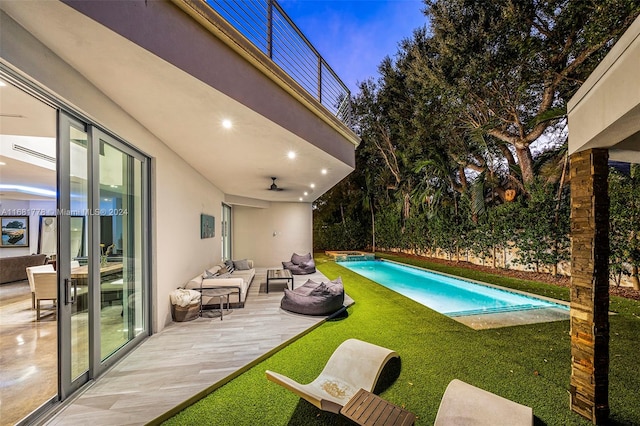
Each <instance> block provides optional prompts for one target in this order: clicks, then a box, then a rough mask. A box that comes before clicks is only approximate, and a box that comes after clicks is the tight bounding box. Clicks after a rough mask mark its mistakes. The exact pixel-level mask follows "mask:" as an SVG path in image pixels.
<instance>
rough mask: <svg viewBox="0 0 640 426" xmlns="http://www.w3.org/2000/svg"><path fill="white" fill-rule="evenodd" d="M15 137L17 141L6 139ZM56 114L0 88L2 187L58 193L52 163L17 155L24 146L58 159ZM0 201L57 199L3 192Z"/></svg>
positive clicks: (18, 92)
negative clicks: (21, 187)
mask: <svg viewBox="0 0 640 426" xmlns="http://www.w3.org/2000/svg"><path fill="white" fill-rule="evenodd" d="M7 135H13V136H18V137H7ZM55 137H56V112H55V110H54V109H53V108H51V107H49V106H48V105H46V104H44V103H42V102H40V101H39V100H37V99H35V98H33V97H32V96H29V95H27V94H26V93H25V92H23V91H21V90H19V89H17V88H16V87H15V86H12V85H10V84H7V85H6V86H0V162H2V163H4V164H3V165H0V183H2V184H3V185H22V186H29V187H35V188H40V189H45V190H48V191H53V192H54V193H55V191H56V167H55V163H52V162H50V161H47V160H43V159H41V158H37V157H33V156H31V155H29V154H25V153H23V152H19V151H16V150H15V149H14V148H13V145H14V144H15V145H19V146H23V147H25V148H28V149H31V150H33V151H36V152H40V153H42V154H44V155H46V156H48V157H53V158H55V149H56V147H55ZM0 198H3V199H14V200H43V199H49V200H50V199H54V197H47V196H42V195H35V194H29V193H24V192H20V191H10V190H2V189H0Z"/></svg>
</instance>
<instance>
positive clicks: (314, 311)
mask: <svg viewBox="0 0 640 426" xmlns="http://www.w3.org/2000/svg"><path fill="white" fill-rule="evenodd" d="M343 304H344V286H343V285H342V279H341V278H340V277H338V278H337V279H335V280H333V281H329V282H328V283H324V282H321V283H318V282H315V281H313V280H307V282H306V283H304V284H303V285H301V286H300V287H298V288H296V289H295V290H289V289H288V288H286V289H285V290H284V296H283V297H282V301H281V302H280V307H281V308H282V309H284V310H285V311H289V312H294V313H297V314H303V315H329V314H332V313H334V312H336V311H338V310H340V309H341V308H342V305H343Z"/></svg>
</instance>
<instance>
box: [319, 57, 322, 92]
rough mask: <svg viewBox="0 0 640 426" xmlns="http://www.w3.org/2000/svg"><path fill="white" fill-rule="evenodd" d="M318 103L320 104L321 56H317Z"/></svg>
mask: <svg viewBox="0 0 640 426" xmlns="http://www.w3.org/2000/svg"><path fill="white" fill-rule="evenodd" d="M318 102H320V103H322V56H318Z"/></svg>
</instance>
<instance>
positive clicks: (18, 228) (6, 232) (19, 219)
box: [0, 216, 29, 247]
mask: <svg viewBox="0 0 640 426" xmlns="http://www.w3.org/2000/svg"><path fill="white" fill-rule="evenodd" d="M0 220H1V221H2V243H1V244H0V247H29V216H2V218H1V219H0Z"/></svg>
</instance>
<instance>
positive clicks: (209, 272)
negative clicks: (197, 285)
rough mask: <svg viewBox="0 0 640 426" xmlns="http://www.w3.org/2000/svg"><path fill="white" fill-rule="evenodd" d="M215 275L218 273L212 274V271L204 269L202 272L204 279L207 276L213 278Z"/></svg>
mask: <svg viewBox="0 0 640 426" xmlns="http://www.w3.org/2000/svg"><path fill="white" fill-rule="evenodd" d="M216 275H218V274H217V273H215V274H214V273H213V272H211V271H209V270H207V269H205V270H204V272H203V273H202V279H205V280H206V279H207V278H213V277H215V276H216Z"/></svg>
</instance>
